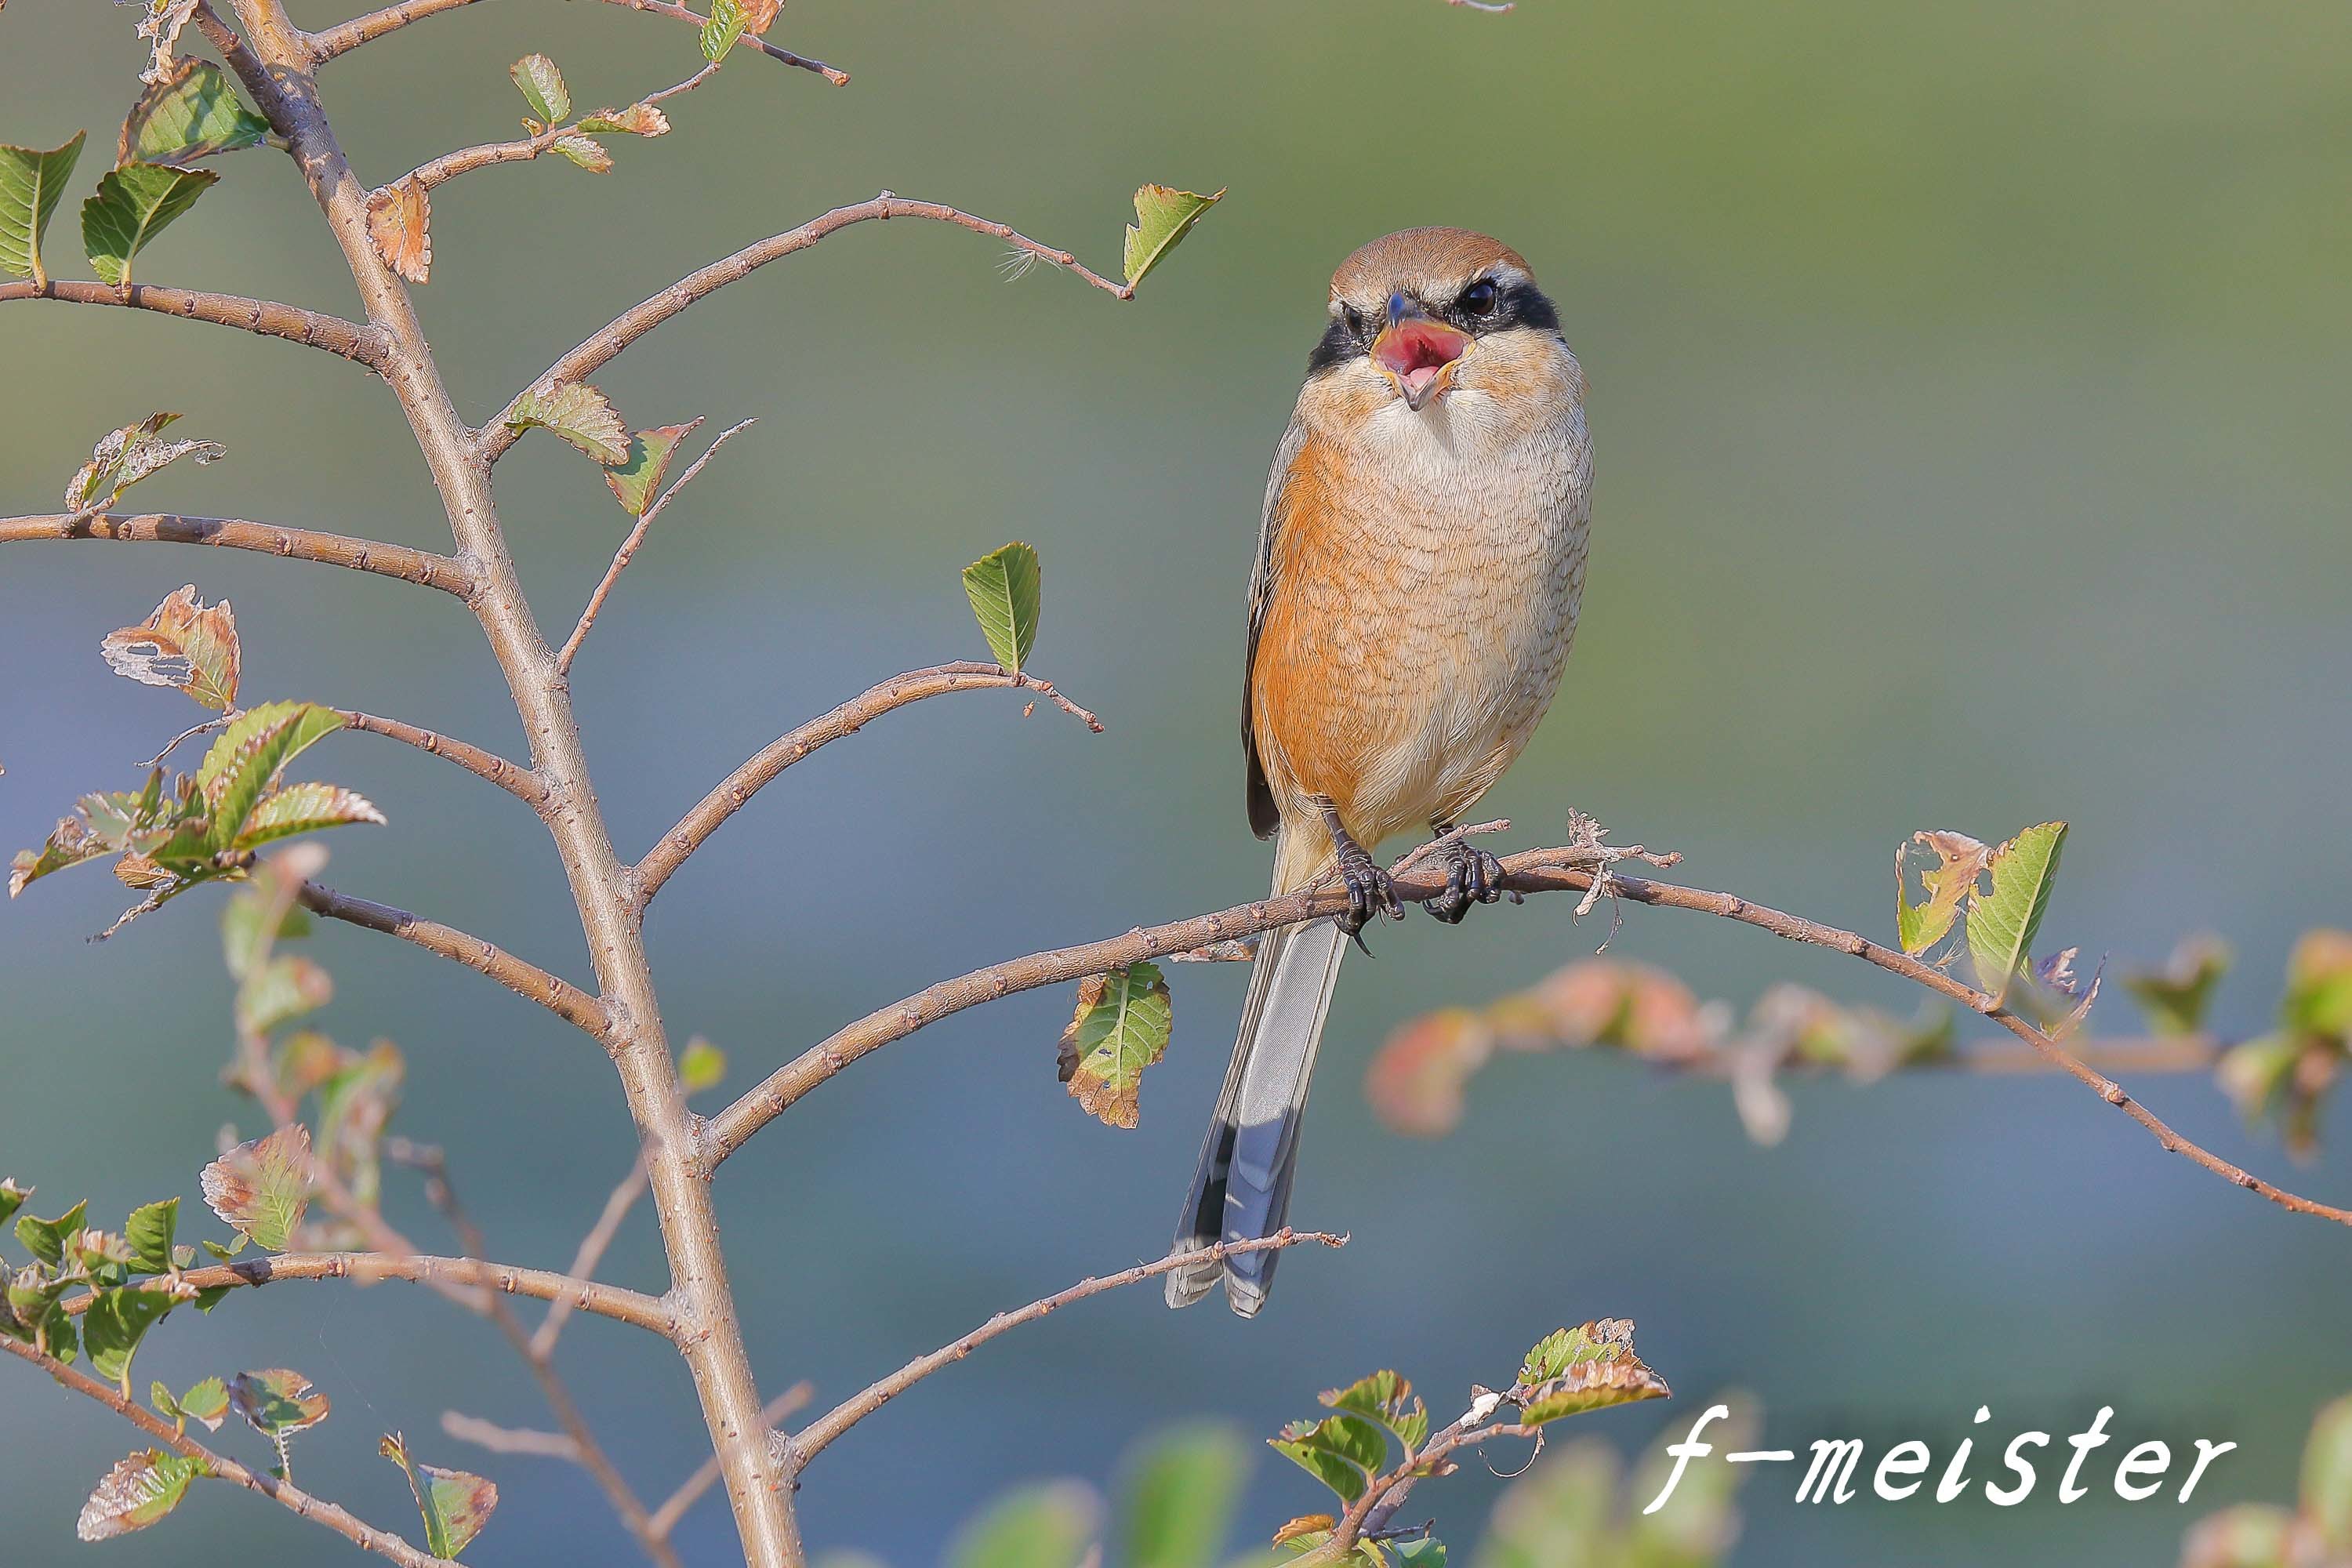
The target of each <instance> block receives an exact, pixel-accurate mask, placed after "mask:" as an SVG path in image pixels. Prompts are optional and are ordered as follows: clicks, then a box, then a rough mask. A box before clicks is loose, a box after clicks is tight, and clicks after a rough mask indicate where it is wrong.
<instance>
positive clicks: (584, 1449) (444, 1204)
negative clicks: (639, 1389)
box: [385, 1138, 683, 1568]
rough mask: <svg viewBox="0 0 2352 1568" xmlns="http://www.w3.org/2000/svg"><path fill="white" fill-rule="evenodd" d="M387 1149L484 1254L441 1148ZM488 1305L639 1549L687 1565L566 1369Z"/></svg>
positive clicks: (460, 1235) (499, 1308)
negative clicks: (584, 1407) (591, 1419)
mask: <svg viewBox="0 0 2352 1568" xmlns="http://www.w3.org/2000/svg"><path fill="white" fill-rule="evenodd" d="M385 1152H386V1153H387V1154H388V1155H389V1156H390V1157H391V1158H392V1159H394V1161H396V1162H398V1163H402V1164H404V1165H408V1166H410V1167H412V1168H414V1169H416V1170H421V1171H423V1172H424V1173H425V1196H426V1198H427V1199H428V1200H429V1201H430V1202H431V1203H432V1205H433V1206H434V1207H435V1208H436V1209H438V1210H439V1211H440V1212H441V1215H442V1217H444V1218H445V1219H446V1220H447V1221H448V1222H449V1225H450V1226H451V1228H452V1229H454V1230H456V1231H457V1244H458V1245H459V1246H460V1247H464V1248H465V1249H466V1255H467V1257H468V1258H479V1257H481V1256H482V1253H483V1252H484V1250H485V1248H484V1247H483V1245H482V1232H481V1227H480V1226H477V1225H476V1224H475V1223H474V1222H473V1220H472V1218H471V1217H470V1216H469V1215H467V1213H466V1210H465V1206H464V1205H462V1204H460V1203H459V1202H458V1201H457V1188H455V1187H454V1186H452V1185H451V1184H450V1182H449V1165H448V1162H447V1161H446V1160H445V1159H444V1158H443V1157H442V1153H441V1151H440V1150H439V1149H437V1148H434V1147H431V1146H429V1145H423V1144H417V1143H412V1142H409V1141H408V1140H407V1139H404V1138H402V1139H395V1140H393V1141H392V1142H388V1143H387V1144H386V1145H385ZM486 1310H488V1314H489V1318H490V1321H492V1322H493V1323H496V1324H497V1325H498V1329H499V1333H501V1334H503V1335H504V1336H505V1337H506V1342H507V1343H509V1345H512V1346H513V1347H514V1351H515V1353H516V1354H517V1355H519V1356H520V1357H522V1359H523V1364H524V1365H526V1366H528V1367H529V1368H530V1375H531V1378H532V1380H533V1381H534V1382H536V1383H537V1384H539V1392H540V1395H541V1397H542V1398H543V1399H545V1400H546V1401H547V1407H548V1409H549V1410H551V1412H553V1413H554V1415H555V1424H556V1425H557V1426H561V1427H562V1428H563V1433H564V1436H565V1438H566V1439H567V1440H568V1441H569V1442H570V1443H571V1445H572V1459H573V1460H574V1461H575V1462H577V1463H578V1464H579V1466H580V1468H583V1469H584V1470H586V1471H587V1472H588V1474H589V1476H590V1477H591V1478H592V1479H594V1481H595V1482H596V1486H597V1489H599V1490H601V1491H602V1492H604V1500H605V1501H607V1502H609V1503H610V1504H611V1505H612V1508H613V1512H614V1515H615V1516H616V1517H618V1518H619V1520H620V1521H621V1528H622V1529H624V1530H625V1531H628V1532H629V1534H630V1535H631V1536H632V1537H634V1538H635V1541H636V1543H637V1546H638V1549H639V1550H640V1551H642V1552H645V1554H646V1557H648V1558H650V1559H651V1560H652V1561H653V1563H655V1568H683V1564H681V1563H680V1562H679V1561H678V1555H677V1552H675V1551H673V1550H672V1549H671V1548H670V1545H669V1543H668V1542H666V1541H664V1540H663V1539H662V1538H661V1537H660V1536H658V1535H656V1534H655V1533H654V1532H653V1530H652V1528H651V1526H650V1523H649V1521H647V1518H646V1505H645V1503H644V1502H643V1501H642V1500H639V1498H638V1497H637V1494H636V1489H635V1488H633V1487H631V1486H630V1485H629V1482H628V1479H627V1478H626V1477H625V1476H623V1475H622V1474H621V1471H620V1468H619V1467H618V1466H616V1465H614V1463H613V1460H612V1457H611V1456H610V1455H608V1454H606V1453H605V1452H604V1445H603V1444H602V1443H599V1442H598V1441H597V1440H596V1432H595V1428H593V1427H592V1426H589V1425H588V1417H587V1416H586V1415H583V1414H582V1413H581V1409H580V1405H579V1402H578V1401H577V1400H575V1399H573V1398H572V1390H571V1388H570V1387H569V1386H568V1385H567V1384H565V1383H564V1381H563V1378H562V1374H561V1373H558V1372H557V1371H556V1370H555V1364H554V1363H553V1362H552V1361H551V1359H550V1358H548V1357H547V1356H544V1355H541V1354H540V1353H539V1352H538V1351H537V1349H536V1348H535V1346H534V1344H533V1342H532V1340H531V1336H530V1331H529V1330H527V1329H525V1328H524V1327H523V1326H522V1320H521V1319H520V1318H518V1317H516V1316H515V1313H514V1309H513V1308H512V1307H509V1306H508V1305H507V1303H506V1300H505V1299H504V1298H502V1297H499V1296H491V1297H489V1298H488V1301H487V1307H486Z"/></svg>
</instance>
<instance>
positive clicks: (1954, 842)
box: [1895, 832, 1992, 957]
mask: <svg viewBox="0 0 2352 1568" xmlns="http://www.w3.org/2000/svg"><path fill="white" fill-rule="evenodd" d="M1922 848H1924V849H1925V850H1926V851H1927V853H1928V854H1930V855H1932V856H1934V857H1935V863H1934V864H1933V865H1924V864H1923V865H1921V866H1920V867H1919V869H1918V877H1919V886H1920V890H1921V892H1922V893H1923V894H1924V895H1925V897H1924V898H1922V899H1921V900H1920V901H1919V902H1918V903H1916V904H1914V903H1913V902H1912V901H1911V895H1910V891H1909V884H1908V881H1907V877H1906V868H1907V867H1908V865H1909V863H1910V861H1912V860H1913V859H1915V858H1916V856H1915V855H1914V854H1913V851H1914V850H1916V849H1922ZM1991 859H1992V849H1991V847H1990V846H1988V845H1984V844H1979V842H1977V840H1975V839H1973V838H1971V837H1969V836H1968V835H1967V834H1965V833H1945V832H1927V833H1915V834H1913V835H1912V836H1911V837H1909V838H1907V839H1906V840H1905V841H1904V842H1903V843H1902V845H1901V846H1900V847H1897V848H1896V849H1895V931H1896V933H1897V935H1898V936H1899V937H1900V938H1901V940H1902V942H1903V951H1904V952H1907V953H1910V954H1911V955H1913V956H1914V957H1916V956H1917V955H1918V954H1920V953H1923V952H1927V950H1928V949H1929V948H1931V947H1933V946H1935V945H1936V944H1937V942H1941V941H1943V940H1944V938H1945V936H1946V934H1947V933H1948V932H1949V931H1951V929H1952V921H1954V920H1955V919H1956V918H1958V914H1959V911H1960V902H1961V900H1964V899H1966V898H1967V897H1968V896H1969V894H1971V893H1973V892H1975V891H1976V887H1977V879H1978V877H1979V876H1980V875H1981V874H1982V873H1983V871H1984V868H1985V867H1986V866H1987V865H1988V864H1989V863H1990V861H1991Z"/></svg>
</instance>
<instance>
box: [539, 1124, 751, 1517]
mask: <svg viewBox="0 0 2352 1568" xmlns="http://www.w3.org/2000/svg"><path fill="white" fill-rule="evenodd" d="M645 1194H646V1161H645V1156H644V1155H642V1154H640V1155H638V1156H637V1158H636V1159H635V1161H634V1162H633V1163H631V1164H630V1166H629V1173H628V1174H627V1175H625V1176H623V1177H622V1178H621V1180H620V1183H619V1184H618V1185H616V1186H614V1188H613V1191H612V1194H611V1195H610V1196H608V1197H606V1198H605V1200H604V1212H603V1213H602V1214H600V1215H597V1216H596V1223H595V1224H594V1225H593V1226H591V1227H590V1228H589V1231H588V1234H587V1235H586V1236H584V1237H582V1238H581V1241H580V1250H579V1251H578V1252H575V1253H573V1254H572V1268H570V1270H569V1271H568V1272H570V1273H571V1275H572V1278H573V1279H593V1278H595V1275H596V1266H597V1265H598V1264H600V1263H602V1262H604V1250H605V1248H607V1247H611V1246H612V1245H613V1237H614V1236H616V1235H618V1234H619V1233H620V1229H621V1222H622V1221H623V1220H624V1219H626V1218H627V1217H628V1215H629V1210H631V1209H632V1208H634V1207H635V1206H636V1202H637V1200H638V1199H639V1198H641V1197H643V1196H645ZM571 1315H572V1304H571V1303H570V1302H568V1301H565V1300H556V1301H554V1302H552V1303H551V1304H550V1306H549V1307H548V1309H547V1316H546V1317H545V1318H542V1319H541V1320H540V1324H539V1331H538V1332H536V1333H534V1334H532V1335H531V1336H530V1353H531V1354H533V1355H535V1356H551V1355H553V1354H554V1353H555V1342H556V1341H557V1340H558V1339H560V1338H562V1334H563V1321H564V1320H565V1319H566V1318H568V1317H570V1316H571ZM713 1465H714V1473H715V1467H716V1461H713Z"/></svg>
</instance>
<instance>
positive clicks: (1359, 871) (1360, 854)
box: [1315, 800, 1404, 954]
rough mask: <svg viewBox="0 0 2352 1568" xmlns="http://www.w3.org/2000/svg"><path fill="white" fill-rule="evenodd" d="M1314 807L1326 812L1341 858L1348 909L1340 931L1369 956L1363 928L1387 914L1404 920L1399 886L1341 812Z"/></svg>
mask: <svg viewBox="0 0 2352 1568" xmlns="http://www.w3.org/2000/svg"><path fill="white" fill-rule="evenodd" d="M1315 804H1316V805H1317V807H1318V809H1319V810H1321V812H1322V813H1323V822H1324V826H1327V827H1328V828H1329V829H1330V830H1331V844H1332V847H1333V848H1334V849H1336V850H1337V851H1338V853H1339V880H1340V882H1341V883H1342V884H1343V885H1344V886H1345V887H1346V888H1347V889H1348V908H1347V910H1346V911H1345V912H1344V913H1342V914H1340V915H1339V916H1338V917H1336V918H1337V919H1338V921H1339V929H1340V930H1341V931H1344V932H1346V933H1347V934H1348V936H1349V938H1350V939H1351V940H1352V941H1353V942H1355V944H1356V945H1357V946H1358V947H1361V948H1363V949H1364V952H1366V953H1367V954H1369V953H1370V952H1371V951H1372V950H1371V949H1370V948H1369V947H1365V946H1364V928H1365V927H1366V926H1368V925H1370V923H1371V922H1372V917H1373V916H1374V915H1382V914H1384V915H1386V916H1388V917H1389V919H1391V920H1392V921H1401V920H1402V919H1404V903H1403V900H1400V899H1399V898H1398V897H1397V891H1396V883H1395V881H1394V880H1392V879H1391V878H1390V876H1389V874H1388V871H1387V869H1386V868H1384V867H1382V866H1381V863H1380V862H1379V861H1377V860H1375V859H1373V858H1372V857H1371V855H1370V852H1369V851H1367V850H1366V849H1365V848H1364V847H1363V846H1362V845H1360V844H1359V843H1357V842H1356V839H1355V836H1354V835H1352V834H1350V833H1349V831H1348V829H1347V826H1346V825H1345V824H1343V823H1341V822H1340V820H1339V811H1338V809H1337V808H1336V807H1334V806H1333V805H1332V804H1331V803H1330V802H1329V801H1328V800H1318V801H1317V802H1316V803H1315Z"/></svg>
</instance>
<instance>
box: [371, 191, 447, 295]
mask: <svg viewBox="0 0 2352 1568" xmlns="http://www.w3.org/2000/svg"><path fill="white" fill-rule="evenodd" d="M367 215H368V237H369V238H370V239H373V240H374V241H375V248H376V254H377V255H379V256H381V257H383V264H384V265H385V266H386V267H389V268H392V269H393V270H394V272H397V273H399V274H400V275H401V276H402V277H403V278H405V279H408V280H409V281H410V282H411V283H422V282H425V280H426V279H428V278H430V277H431V276H432V273H433V199H432V197H431V196H430V195H427V194H426V193H425V186H424V184H423V183H422V182H420V181H419V180H418V179H417V178H416V177H415V175H413V174H410V175H405V176H404V177H402V178H400V179H398V180H395V181H394V182H393V183H392V184H389V185H386V186H384V187H383V189H381V190H378V191H376V192H374V193H373V194H372V195H369V197H368V205H367Z"/></svg>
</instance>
